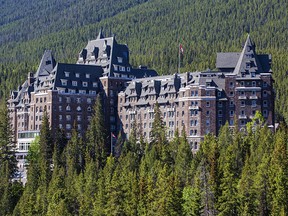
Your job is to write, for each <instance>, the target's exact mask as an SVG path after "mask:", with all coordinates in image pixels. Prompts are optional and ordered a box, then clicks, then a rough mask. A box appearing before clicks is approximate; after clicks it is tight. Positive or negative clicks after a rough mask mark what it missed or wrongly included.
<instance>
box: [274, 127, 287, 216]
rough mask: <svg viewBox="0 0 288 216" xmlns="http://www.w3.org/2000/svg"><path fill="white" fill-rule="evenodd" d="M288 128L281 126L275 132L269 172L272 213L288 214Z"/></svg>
mask: <svg viewBox="0 0 288 216" xmlns="http://www.w3.org/2000/svg"><path fill="white" fill-rule="evenodd" d="M287 141H288V137H287V129H286V128H285V127H284V126H281V127H280V129H278V131H277V133H276V134H275V145H274V150H273V152H272V155H271V166H270V169H269V170H270V172H269V179H270V188H271V189H270V191H271V192H270V194H271V197H272V200H271V202H272V203H271V215H281V216H282V215H283V216H284V215H288V204H287V200H288V154H287V153H288V148H287Z"/></svg>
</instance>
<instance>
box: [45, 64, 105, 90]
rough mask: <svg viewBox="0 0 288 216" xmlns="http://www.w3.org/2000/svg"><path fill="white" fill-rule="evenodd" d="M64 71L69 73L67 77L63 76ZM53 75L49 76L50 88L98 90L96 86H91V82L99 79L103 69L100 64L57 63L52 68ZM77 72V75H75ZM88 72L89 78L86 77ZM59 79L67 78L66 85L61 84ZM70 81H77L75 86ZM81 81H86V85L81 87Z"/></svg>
mask: <svg viewBox="0 0 288 216" xmlns="http://www.w3.org/2000/svg"><path fill="white" fill-rule="evenodd" d="M65 72H66V73H67V72H68V73H69V77H66V76H65ZM53 74H54V77H51V79H52V80H54V82H53V86H52V88H53V89H54V90H56V89H57V88H59V87H60V88H66V89H76V90H99V85H100V84H99V85H98V87H93V82H97V81H99V78H100V77H101V76H102V75H103V70H102V68H101V67H100V66H92V65H80V64H64V63H58V64H57V66H56V67H55V68H54V70H53ZM76 74H79V77H76ZM86 74H89V76H90V77H89V78H87V77H86ZM61 80H67V85H66V86H63V85H62V82H61ZM72 81H77V86H73V85H72ZM82 82H87V83H88V86H87V87H83V85H82Z"/></svg>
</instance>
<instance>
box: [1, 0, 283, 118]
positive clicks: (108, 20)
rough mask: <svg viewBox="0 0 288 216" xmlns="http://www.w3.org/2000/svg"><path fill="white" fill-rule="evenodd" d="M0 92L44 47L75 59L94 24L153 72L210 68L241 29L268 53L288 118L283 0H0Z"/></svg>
mask: <svg viewBox="0 0 288 216" xmlns="http://www.w3.org/2000/svg"><path fill="white" fill-rule="evenodd" d="M0 3H1V4H0V5H1V6H0V10H1V13H0V17H1V19H0V64H1V67H0V83H1V86H0V93H1V94H0V96H1V97H3V96H4V97H7V92H9V90H11V89H15V88H16V87H17V85H19V84H21V83H22V82H23V81H24V79H25V78H26V76H27V72H28V71H33V70H34V71H35V69H36V67H37V64H38V63H39V61H40V58H41V56H42V54H43V52H44V50H45V49H50V50H53V52H54V54H55V56H56V59H57V60H58V61H59V62H73V63H75V62H76V61H77V56H78V53H79V52H80V50H81V49H82V48H83V47H85V45H86V43H87V41H88V40H89V39H90V40H91V39H94V38H95V37H96V36H97V34H98V32H99V29H100V28H103V30H104V33H105V34H106V36H111V35H113V34H114V35H116V38H117V40H118V41H119V42H121V43H127V44H128V46H129V48H130V51H131V61H132V64H133V65H134V66H137V65H140V64H142V65H143V64H144V65H147V66H149V67H150V68H154V69H156V70H157V71H158V72H159V74H173V73H175V71H176V68H177V54H178V44H179V42H181V43H182V44H183V47H184V50H185V55H184V60H183V63H182V69H181V71H182V72H186V71H196V70H198V71H200V70H205V69H207V68H210V69H214V68H215V59H216V52H229V51H231V52H233V51H237V52H239V51H240V50H241V45H242V44H243V42H244V41H245V38H246V34H247V32H250V34H251V37H252V39H253V40H254V41H255V43H256V45H257V50H258V53H270V54H272V57H273V72H274V79H275V88H276V91H277V100H276V110H277V113H278V114H279V117H284V118H285V119H286V120H288V100H287V95H288V94H287V93H288V92H287V90H288V89H287V86H288V85H287V81H288V80H287V76H286V74H287V71H288V62H287V57H286V56H287V38H288V22H287V13H288V12H287V10H286V9H287V8H288V2H287V1H285V0H269V1H268V0H263V1H259V0H251V1H239V0H213V1H210V0H194V1H190V0H177V1H176V2H175V1H172V0H165V1H163V0H137V1H135V0H119V1H117V2H115V1H113V0H108V1H101V0H82V1H75V0H68V1H57V0H50V1H44V0H17V1H8V0H2V1H0Z"/></svg>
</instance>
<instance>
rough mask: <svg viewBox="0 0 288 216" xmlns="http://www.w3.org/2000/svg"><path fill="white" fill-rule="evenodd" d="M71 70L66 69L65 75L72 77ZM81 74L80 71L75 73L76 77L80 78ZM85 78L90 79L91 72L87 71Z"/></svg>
mask: <svg viewBox="0 0 288 216" xmlns="http://www.w3.org/2000/svg"><path fill="white" fill-rule="evenodd" d="M70 74H71V73H70V72H67V71H64V75H65V77H70ZM80 76H81V74H80V73H75V77H76V78H80ZM85 78H87V79H90V74H88V73H86V74H85Z"/></svg>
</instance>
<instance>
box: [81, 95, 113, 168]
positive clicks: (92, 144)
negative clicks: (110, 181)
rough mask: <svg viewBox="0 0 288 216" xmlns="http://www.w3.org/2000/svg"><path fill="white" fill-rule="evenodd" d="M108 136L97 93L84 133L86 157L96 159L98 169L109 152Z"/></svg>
mask: <svg viewBox="0 0 288 216" xmlns="http://www.w3.org/2000/svg"><path fill="white" fill-rule="evenodd" d="M109 137H110V136H109V134H108V133H107V130H106V124H105V118H104V114H103V107H102V98H101V95H100V94H98V95H97V98H96V103H95V106H94V114H93V117H92V119H91V122H90V127H89V129H88V131H87V134H86V138H87V146H86V157H89V158H92V159H93V160H94V161H96V163H97V168H98V169H100V168H103V167H104V164H105V161H106V157H107V155H108V154H109V152H110V139H108V138H109Z"/></svg>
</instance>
